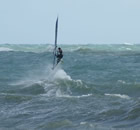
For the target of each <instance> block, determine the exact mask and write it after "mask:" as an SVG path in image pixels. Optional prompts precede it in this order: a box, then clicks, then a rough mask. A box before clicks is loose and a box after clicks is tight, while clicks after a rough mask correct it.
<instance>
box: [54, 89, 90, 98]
mask: <svg viewBox="0 0 140 130" xmlns="http://www.w3.org/2000/svg"><path fill="white" fill-rule="evenodd" d="M89 96H92V94H87V95H78V96H72V95H68V94H62V93H61V90H60V89H58V90H57V91H56V97H64V98H84V97H89Z"/></svg>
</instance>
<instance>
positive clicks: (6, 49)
mask: <svg viewBox="0 0 140 130" xmlns="http://www.w3.org/2000/svg"><path fill="white" fill-rule="evenodd" d="M0 51H13V49H11V48H7V47H0Z"/></svg>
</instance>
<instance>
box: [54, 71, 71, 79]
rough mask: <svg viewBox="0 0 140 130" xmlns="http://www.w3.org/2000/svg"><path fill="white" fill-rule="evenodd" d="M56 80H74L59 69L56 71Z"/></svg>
mask: <svg viewBox="0 0 140 130" xmlns="http://www.w3.org/2000/svg"><path fill="white" fill-rule="evenodd" d="M54 79H66V80H72V79H71V77H70V76H69V75H67V73H66V72H65V71H64V70H62V69H58V70H57V71H56V73H55V74H54Z"/></svg>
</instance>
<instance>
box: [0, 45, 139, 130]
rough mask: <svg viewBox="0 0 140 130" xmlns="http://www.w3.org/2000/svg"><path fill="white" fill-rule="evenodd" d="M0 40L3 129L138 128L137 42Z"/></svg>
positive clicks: (0, 109) (115, 129)
mask: <svg viewBox="0 0 140 130" xmlns="http://www.w3.org/2000/svg"><path fill="white" fill-rule="evenodd" d="M61 48H62V49H63V51H64V58H63V63H62V64H61V65H59V66H57V68H56V69H55V70H53V71H52V62H53V54H52V50H53V46H52V45H43V44H40V45H39V44H38V45H16V44H1V45H0V129H1V130H9V129H10V130H53V129H54V130H133V129H134V130H139V129H140V45H138V44H137V45H135V44H118V45H116V44H109V45H107V44H106V45H91V44H87V45H61Z"/></svg>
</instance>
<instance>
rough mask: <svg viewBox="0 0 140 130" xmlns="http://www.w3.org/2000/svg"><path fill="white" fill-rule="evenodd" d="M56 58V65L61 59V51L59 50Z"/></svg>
mask: <svg viewBox="0 0 140 130" xmlns="http://www.w3.org/2000/svg"><path fill="white" fill-rule="evenodd" d="M56 57H57V64H58V63H59V62H60V60H61V59H62V58H63V51H62V50H61V49H59V50H58V52H57V55H56Z"/></svg>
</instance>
